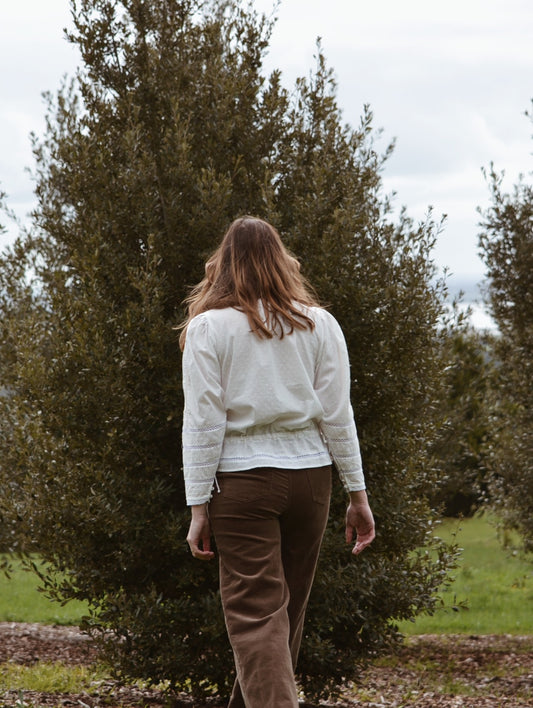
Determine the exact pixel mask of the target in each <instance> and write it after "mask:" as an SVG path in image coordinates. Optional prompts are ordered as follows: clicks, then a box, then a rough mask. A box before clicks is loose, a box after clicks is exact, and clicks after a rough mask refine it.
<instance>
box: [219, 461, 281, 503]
mask: <svg viewBox="0 0 533 708" xmlns="http://www.w3.org/2000/svg"><path fill="white" fill-rule="evenodd" d="M217 479H218V483H219V486H220V494H221V497H222V498H224V499H232V500H233V501H238V502H253V501H258V500H259V499H264V498H265V497H266V496H267V495H268V494H270V491H271V490H272V472H270V471H266V470H264V469H261V468H258V469H257V471H252V472H249V471H246V472H219V473H218V474H217Z"/></svg>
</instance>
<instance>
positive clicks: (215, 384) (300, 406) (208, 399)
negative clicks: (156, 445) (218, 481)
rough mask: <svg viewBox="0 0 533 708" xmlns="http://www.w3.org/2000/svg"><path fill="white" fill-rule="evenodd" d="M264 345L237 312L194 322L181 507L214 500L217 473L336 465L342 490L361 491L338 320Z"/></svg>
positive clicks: (186, 358) (323, 319)
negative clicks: (184, 496)
mask: <svg viewBox="0 0 533 708" xmlns="http://www.w3.org/2000/svg"><path fill="white" fill-rule="evenodd" d="M305 312H306V314H308V315H309V316H310V317H311V318H312V319H313V321H314V322H315V325H316V326H315V329H314V330H312V331H311V330H309V329H306V330H298V329H295V330H294V331H293V332H292V333H291V334H288V333H286V334H285V336H284V337H283V338H282V339H280V338H279V337H273V338H272V339H260V338H259V337H258V336H257V335H255V334H253V332H251V330H250V325H249V323H248V318H247V317H246V315H245V314H244V313H243V312H240V311H238V310H236V309H234V308H225V309H220V310H209V311H207V312H204V313H202V314H200V315H197V316H196V317H194V318H193V319H192V320H191V322H190V324H189V326H188V328H187V338H186V343H185V350H184V353H183V391H184V396H185V408H184V414H183V431H182V432H183V434H182V443H183V472H184V478H185V492H186V498H187V504H189V505H193V504H203V503H204V502H206V501H208V500H209V499H210V497H211V493H212V490H213V486H214V482H215V476H216V473H217V471H220V472H234V471H238V470H248V469H253V468H257V467H280V468H284V469H301V468H306V467H322V466H325V465H329V464H330V463H331V461H332V459H333V460H334V462H335V465H336V467H337V470H338V472H339V475H340V478H341V480H342V483H343V484H344V487H345V488H346V490H347V491H354V492H355V491H359V490H361V489H365V480H364V475H363V470H362V464H361V454H360V451H359V442H358V438H357V432H356V427H355V422H354V418H353V411H352V406H351V403H350V369H349V361H348V353H347V349H346V342H345V339H344V336H343V334H342V331H341V328H340V327H339V325H338V323H337V321H336V320H335V318H334V317H333V316H332V315H331V314H330V313H329V312H327V311H326V310H323V309H321V308H318V307H311V308H306V309H305Z"/></svg>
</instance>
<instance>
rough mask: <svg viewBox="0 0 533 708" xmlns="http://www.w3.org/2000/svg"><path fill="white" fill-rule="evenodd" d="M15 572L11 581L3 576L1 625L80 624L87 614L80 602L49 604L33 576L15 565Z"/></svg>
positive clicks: (0, 591) (50, 602)
mask: <svg viewBox="0 0 533 708" xmlns="http://www.w3.org/2000/svg"><path fill="white" fill-rule="evenodd" d="M13 565H14V572H13V574H12V575H11V577H10V578H9V579H8V578H6V576H5V575H4V574H3V573H0V622H41V623H42V624H78V622H79V620H80V618H81V617H82V616H83V615H84V614H87V607H86V605H85V604H84V603H81V602H75V601H72V602H69V603H67V604H66V605H64V606H61V605H60V604H59V603H58V602H52V601H51V600H48V599H47V598H46V597H45V596H44V595H43V593H41V592H39V591H38V590H37V586H38V584H39V580H38V578H37V576H36V575H35V574H34V573H30V572H28V571H25V570H23V569H22V568H21V566H20V564H18V563H17V562H14V564H13Z"/></svg>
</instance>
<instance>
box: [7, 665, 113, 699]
mask: <svg viewBox="0 0 533 708" xmlns="http://www.w3.org/2000/svg"><path fill="white" fill-rule="evenodd" d="M104 677H105V673H103V672H101V671H98V670H96V669H95V668H94V667H87V666H67V665H65V664H62V663H60V662H53V663H45V662H39V663H37V664H34V665H32V666H21V665H20V664H15V663H11V662H6V663H5V664H0V691H44V692H46V693H81V692H82V691H85V690H87V689H89V688H91V687H92V686H94V684H95V683H96V682H97V681H98V680H102V679H103V678H104Z"/></svg>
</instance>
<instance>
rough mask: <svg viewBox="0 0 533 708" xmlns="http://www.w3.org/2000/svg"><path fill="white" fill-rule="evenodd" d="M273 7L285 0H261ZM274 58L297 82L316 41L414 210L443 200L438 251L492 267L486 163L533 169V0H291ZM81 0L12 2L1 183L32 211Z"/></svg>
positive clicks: (347, 104)
mask: <svg viewBox="0 0 533 708" xmlns="http://www.w3.org/2000/svg"><path fill="white" fill-rule="evenodd" d="M254 5H255V7H256V9H258V10H259V11H266V12H267V14H268V12H270V11H271V10H272V8H273V7H274V5H275V0H255V1H254ZM277 15H278V21H277V23H276V25H275V27H274V30H273V35H272V40H271V43H270V49H269V54H268V56H267V59H266V68H267V70H268V68H274V67H276V68H280V69H282V71H283V75H284V77H285V82H286V83H287V85H289V86H290V85H292V83H293V81H294V79H295V78H296V76H301V75H308V74H309V72H310V71H311V70H312V69H313V67H314V60H313V54H314V52H315V39H316V37H317V36H321V37H322V44H323V48H324V51H325V54H326V57H327V59H328V61H329V63H330V65H331V66H332V67H333V68H334V70H335V73H336V76H337V79H338V97H339V104H340V106H341V107H342V108H343V115H344V118H345V120H346V121H347V122H349V123H351V124H352V125H357V123H358V122H359V117H360V115H361V112H362V107H363V104H364V103H370V105H371V107H372V109H373V111H374V115H375V126H376V127H381V126H382V127H383V128H384V137H383V139H382V141H381V143H380V144H382V145H383V146H385V144H386V143H387V142H388V141H390V140H391V139H392V137H393V136H395V137H396V138H397V147H396V150H395V152H394V154H393V156H392V157H391V159H390V161H389V163H388V165H387V167H386V170H385V174H384V177H385V187H386V189H387V191H391V190H395V191H396V192H397V193H398V197H397V201H398V203H399V204H406V205H407V207H408V211H409V213H410V214H412V215H413V216H414V217H415V218H421V217H422V216H423V214H424V213H425V212H426V210H427V206H428V205H429V204H432V205H433V206H434V208H435V214H436V215H438V214H440V213H443V212H446V213H447V214H448V225H447V227H446V229H445V231H444V233H443V234H442V236H441V239H440V242H439V245H438V248H437V251H436V255H437V257H438V259H439V262H441V263H442V265H449V266H450V267H451V268H452V270H454V271H455V272H465V273H466V272H468V271H470V272H474V273H481V272H482V271H483V265H482V264H481V261H480V260H479V257H478V256H477V232H478V227H477V221H478V219H479V217H478V215H477V213H476V207H477V206H478V205H479V206H486V203H487V200H488V189H487V187H486V185H485V183H484V180H483V177H482V175H481V167H483V166H485V167H488V166H489V164H490V162H491V161H494V163H495V166H496V168H497V169H498V170H501V169H505V170H506V173H507V175H508V178H507V179H508V182H509V183H510V184H512V181H513V180H515V179H516V177H517V175H518V173H519V172H526V173H527V172H530V171H532V169H533V160H532V158H531V150H532V144H531V133H532V132H533V126H532V125H531V124H530V123H529V122H528V120H527V119H525V118H524V117H523V112H524V111H525V110H526V109H528V107H529V106H530V99H531V98H532V97H533V83H532V78H531V77H532V76H533V52H532V50H531V36H532V34H533V2H531V0H431V1H428V0H372V1H370V0H327V2H326V1H325V0H282V2H281V3H280V5H279V8H278V10H277ZM66 25H70V13H69V2H68V0H17V2H12V3H8V2H3V3H2V7H1V9H0V62H1V63H2V66H8V67H9V71H3V72H2V73H1V74H0V95H1V96H2V103H1V105H0V183H1V187H2V188H3V189H5V190H6V191H7V192H8V193H10V194H11V195H12V199H11V200H10V205H11V206H12V207H14V208H16V210H17V211H18V212H19V213H20V214H22V213H23V212H22V210H27V208H28V204H31V188H32V185H31V182H30V181H29V178H28V176H27V175H26V174H25V173H24V167H25V166H27V165H30V166H31V165H32V156H31V151H30V148H29V140H28V139H27V137H26V136H27V135H28V133H29V132H30V131H31V130H35V131H37V132H40V131H42V128H43V114H44V105H43V103H42V100H41V98H40V93H41V91H43V90H47V89H49V90H52V91H55V90H56V89H57V88H58V86H59V83H60V79H61V76H62V75H63V74H64V73H69V74H72V73H73V71H74V68H75V66H76V62H77V59H76V51H75V49H74V48H73V47H71V46H70V45H68V43H67V42H66V41H65V39H64V38H63V27H64V26H66Z"/></svg>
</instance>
